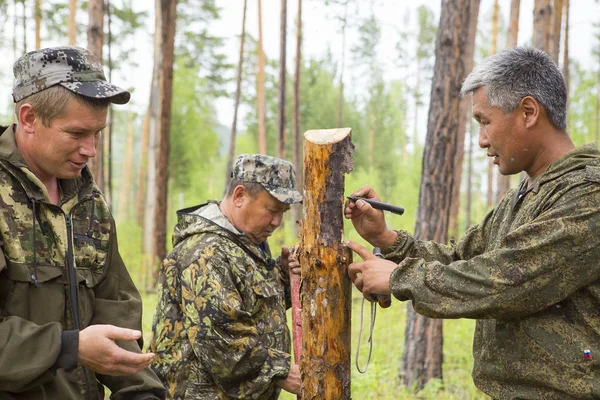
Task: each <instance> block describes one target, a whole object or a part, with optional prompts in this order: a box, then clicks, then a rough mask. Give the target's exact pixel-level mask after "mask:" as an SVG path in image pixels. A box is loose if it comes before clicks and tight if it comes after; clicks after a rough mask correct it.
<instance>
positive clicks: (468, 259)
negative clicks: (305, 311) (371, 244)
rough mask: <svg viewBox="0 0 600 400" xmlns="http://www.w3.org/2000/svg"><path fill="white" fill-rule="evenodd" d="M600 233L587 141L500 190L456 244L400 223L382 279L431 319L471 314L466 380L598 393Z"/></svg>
mask: <svg viewBox="0 0 600 400" xmlns="http://www.w3.org/2000/svg"><path fill="white" fill-rule="evenodd" d="M520 189H521V190H522V192H525V190H523V189H524V184H522V185H521V188H520ZM522 192H521V193H522ZM599 238H600V152H599V151H598V149H597V148H596V146H595V145H586V146H582V147H578V148H576V149H575V150H573V151H571V152H569V153H568V154H566V155H564V156H563V157H561V159H559V160H557V161H556V162H554V163H553V164H552V165H550V167H549V168H548V170H547V171H546V172H545V173H544V174H543V175H541V176H540V177H539V179H538V180H537V182H536V183H535V184H534V185H533V186H532V188H531V189H530V190H529V191H528V192H527V193H525V194H524V195H522V196H520V197H519V196H518V193H517V191H516V190H512V191H510V192H508V193H507V195H506V196H504V197H503V198H502V200H501V201H500V203H499V204H498V206H497V207H496V208H495V209H494V210H492V211H491V212H490V213H489V214H488V215H487V216H486V217H485V219H484V220H483V222H482V223H481V224H480V225H478V226H475V227H473V228H471V229H470V230H469V231H468V232H466V234H465V236H464V237H463V238H462V239H461V240H460V241H459V242H458V243H456V244H455V245H452V246H445V245H441V244H437V243H434V242H424V241H416V240H415V239H414V238H413V237H412V236H410V235H409V234H408V233H407V232H404V231H400V232H399V234H398V240H397V241H396V243H395V244H394V245H392V246H390V247H389V248H387V249H384V254H385V256H386V258H387V259H390V260H393V261H396V262H399V267H398V268H397V269H396V270H394V272H393V273H392V275H391V277H390V286H391V289H392V293H393V294H394V296H395V297H397V298H398V299H400V300H412V302H413V304H414V308H415V310H416V311H417V312H418V313H420V314H423V315H425V316H428V317H431V318H474V319H477V327H476V331H475V338H474V343H473V353H474V358H475V364H474V368H473V379H474V381H475V384H476V385H477V387H478V388H480V389H481V390H482V391H484V392H486V393H487V394H489V395H490V396H492V397H493V398H494V399H598V398H600V239H599ZM585 350H591V358H589V359H588V358H584V351H585Z"/></svg>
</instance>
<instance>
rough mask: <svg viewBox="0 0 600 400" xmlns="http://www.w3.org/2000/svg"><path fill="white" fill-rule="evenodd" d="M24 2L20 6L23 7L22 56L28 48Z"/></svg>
mask: <svg viewBox="0 0 600 400" xmlns="http://www.w3.org/2000/svg"><path fill="white" fill-rule="evenodd" d="M25 2H26V0H21V5H22V6H23V54H25V53H27V51H28V50H29V48H28V47H27V19H28V17H27V5H26V4H25Z"/></svg>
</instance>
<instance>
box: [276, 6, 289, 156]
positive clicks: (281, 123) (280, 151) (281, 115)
mask: <svg viewBox="0 0 600 400" xmlns="http://www.w3.org/2000/svg"><path fill="white" fill-rule="evenodd" d="M286 31H287V0H281V26H280V31H279V99H278V105H277V140H276V142H275V143H276V147H277V149H276V150H275V154H276V155H277V157H279V158H285V75H286V73H285V72H286V68H285V63H286V58H285V46H286Z"/></svg>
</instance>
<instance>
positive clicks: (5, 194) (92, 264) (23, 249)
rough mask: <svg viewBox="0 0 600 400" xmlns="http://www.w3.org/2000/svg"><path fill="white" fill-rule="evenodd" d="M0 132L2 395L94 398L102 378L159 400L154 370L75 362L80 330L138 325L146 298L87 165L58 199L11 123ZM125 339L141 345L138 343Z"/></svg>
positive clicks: (116, 390)
mask: <svg viewBox="0 0 600 400" xmlns="http://www.w3.org/2000/svg"><path fill="white" fill-rule="evenodd" d="M2 131H3V132H2ZM0 132H2V135H1V136H0V240H1V252H2V253H3V254H1V255H0V349H1V350H0V399H61V400H63V399H86V400H97V399H104V389H103V385H106V386H107V387H109V388H110V390H111V391H112V397H111V398H113V399H158V398H163V397H164V389H163V388H162V386H161V384H160V382H159V381H158V379H157V378H156V376H155V375H154V374H153V373H152V371H150V369H149V368H148V369H146V370H144V371H142V372H140V373H138V374H136V375H133V376H128V377H112V376H104V375H100V374H95V373H94V372H92V371H90V370H87V369H85V368H83V367H82V366H78V365H77V352H78V344H79V342H78V339H79V335H78V331H79V330H81V329H84V328H85V327H87V326H89V325H93V324H112V325H116V326H121V327H127V328H132V329H140V328H141V314H142V307H141V301H140V296H139V293H138V292H137V290H136V289H135V287H134V285H133V282H132V281H131V278H130V277H129V274H128V272H127V270H126V269H125V265H124V264H123V261H122V259H121V257H120V255H119V252H118V249H117V238H116V232H115V226H114V221H113V219H112V216H111V214H110V211H109V209H108V205H107V204H106V202H105V201H104V198H103V197H102V195H101V193H100V192H99V190H98V188H97V186H96V185H95V184H94V182H93V180H92V178H91V175H90V173H89V171H88V170H87V169H84V170H83V173H82V177H80V178H77V179H74V180H62V181H60V185H61V188H62V195H61V204H60V206H56V205H53V204H51V203H50V201H49V197H48V192H47V191H46V188H45V187H44V186H43V184H42V183H41V182H40V181H39V180H38V179H37V178H36V177H35V175H34V174H33V173H32V172H31V170H30V169H29V168H28V167H27V165H26V164H25V161H24V160H23V158H22V156H21V155H20V153H19V151H18V149H17V147H16V144H15V138H14V125H13V126H11V127H9V128H8V129H6V130H4V129H2V130H0ZM74 299H76V301H73V300H74ZM74 315H76V316H78V318H74ZM120 345H121V346H122V347H124V348H127V349H128V350H131V351H137V352H139V351H140V347H141V345H142V343H141V342H139V343H136V342H126V343H120Z"/></svg>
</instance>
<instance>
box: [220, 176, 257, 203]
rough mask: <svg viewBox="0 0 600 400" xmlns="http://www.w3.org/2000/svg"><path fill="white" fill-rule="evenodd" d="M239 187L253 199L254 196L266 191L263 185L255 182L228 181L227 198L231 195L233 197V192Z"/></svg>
mask: <svg viewBox="0 0 600 400" xmlns="http://www.w3.org/2000/svg"><path fill="white" fill-rule="evenodd" d="M239 185H242V186H243V187H244V190H246V191H247V192H248V194H249V195H250V197H252V198H253V199H254V198H256V196H258V194H259V193H260V192H262V191H263V190H267V189H265V188H264V186H263V185H261V184H260V183H257V182H246V181H240V180H238V179H232V180H231V181H229V186H228V187H227V197H231V195H233V191H234V190H235V188H236V187H237V186H239Z"/></svg>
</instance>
